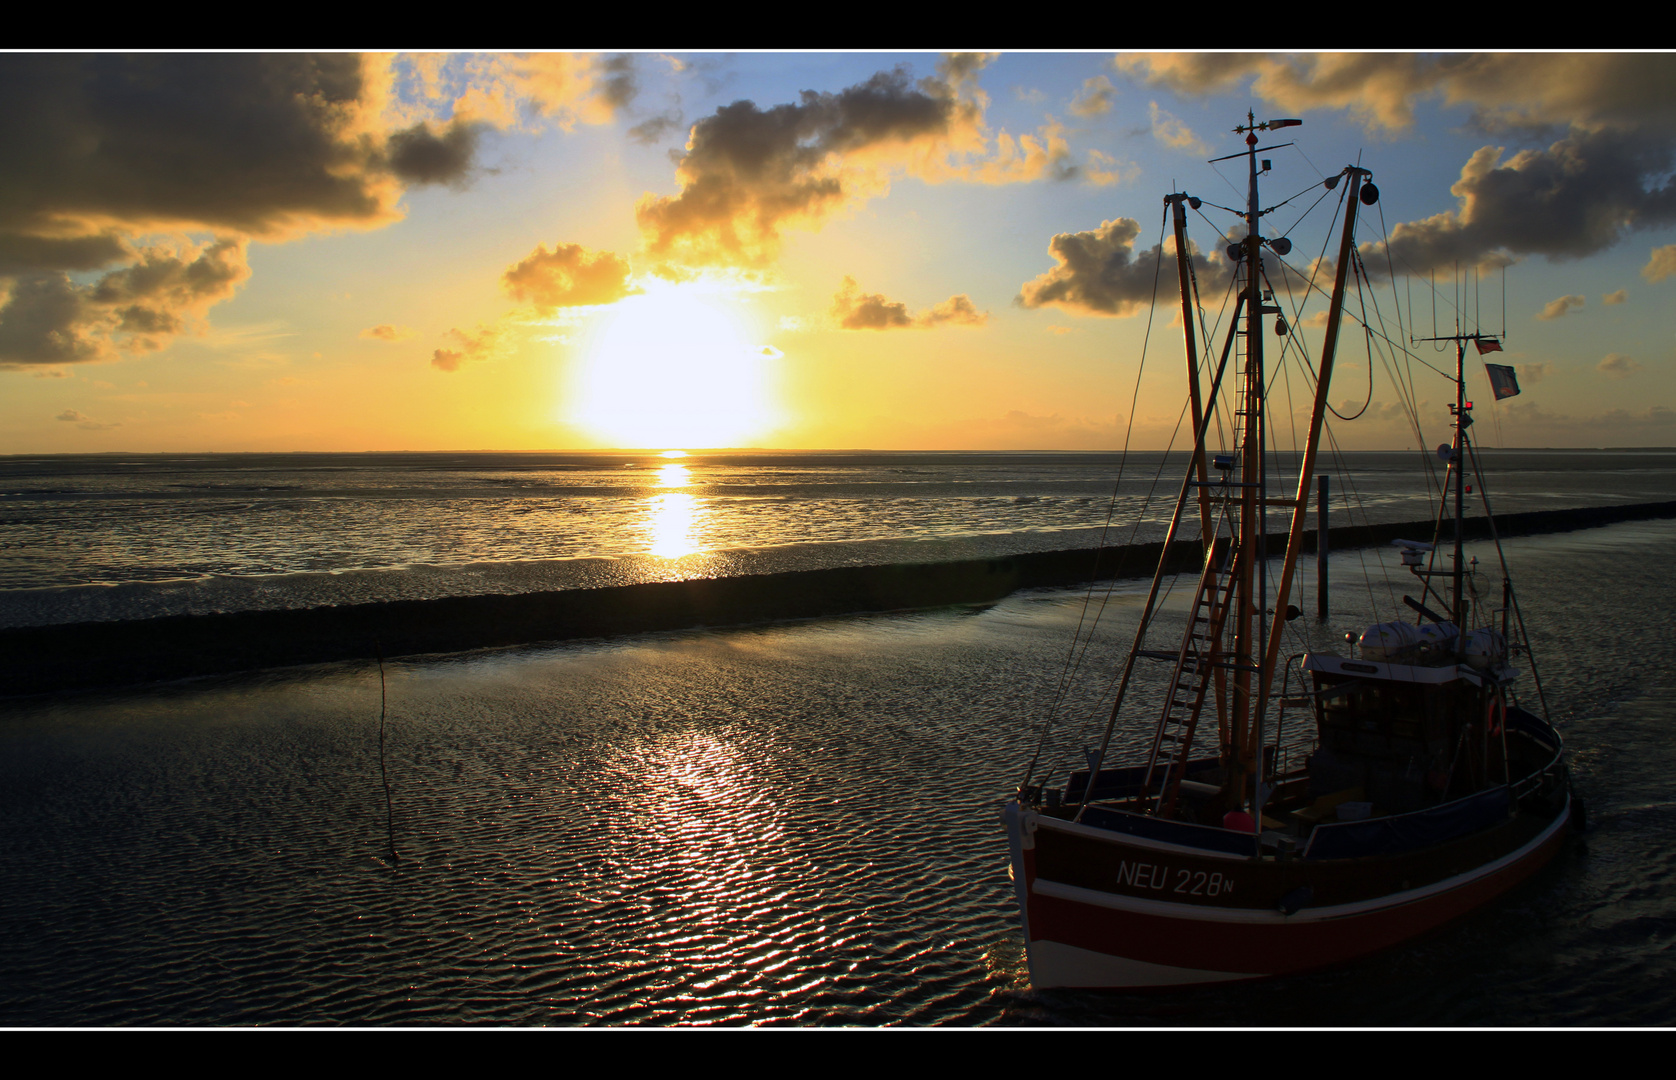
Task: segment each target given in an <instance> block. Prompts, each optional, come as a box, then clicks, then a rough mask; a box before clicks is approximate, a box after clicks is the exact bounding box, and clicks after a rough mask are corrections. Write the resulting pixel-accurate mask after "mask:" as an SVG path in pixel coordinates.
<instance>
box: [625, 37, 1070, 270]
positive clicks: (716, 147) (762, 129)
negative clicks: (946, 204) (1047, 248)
mask: <svg viewBox="0 0 1676 1080" xmlns="http://www.w3.org/2000/svg"><path fill="white" fill-rule="evenodd" d="M989 60H990V57H989V56H987V55H978V54H960V55H953V56H947V57H944V58H943V60H942V61H941V62H940V63H939V64H938V69H937V74H936V75H935V76H931V77H928V78H924V79H921V80H919V81H918V82H917V83H916V82H914V81H912V80H911V79H910V77H909V74H908V71H907V69H906V68H904V67H899V68H896V69H894V70H892V71H883V72H879V73H878V74H876V75H874V76H873V77H872V78H870V79H868V80H867V81H866V82H863V83H858V84H856V85H854V86H851V87H848V88H846V89H844V90H841V91H839V92H837V93H819V92H816V91H812V90H806V91H804V92H803V94H802V95H801V97H800V98H799V100H798V101H797V102H796V103H788V104H782V105H775V106H772V107H770V108H767V109H762V108H759V107H758V106H757V105H756V104H755V103H754V102H751V101H747V100H741V101H735V102H734V103H732V104H731V105H724V106H722V107H721V108H719V109H717V110H716V111H715V113H713V114H712V115H710V116H707V117H704V118H703V119H701V120H699V121H698V122H697V123H696V124H694V125H693V127H692V133H691V135H690V137H689V138H688V141H687V146H686V152H685V154H684V155H683V156H682V158H681V159H680V163H679V166H678V168H677V170H676V180H677V182H678V183H679V184H680V191H679V192H678V193H677V194H675V195H672V196H658V195H652V194H648V195H646V196H644V197H643V198H642V199H641V200H640V203H639V205H638V206H637V207H636V211H635V216H636V219H637V221H638V222H639V225H640V229H641V231H642V234H643V236H644V240H645V245H646V251H647V253H648V255H650V256H651V257H652V258H653V259H654V260H656V261H657V263H658V272H660V273H663V274H665V275H666V276H672V277H679V276H681V275H682V273H683V272H684V271H690V270H692V269H700V268H707V267H735V268H743V269H750V270H760V269H763V268H766V267H768V266H769V265H771V264H772V263H773V262H774V260H775V259H776V258H777V257H778V255H779V251H780V246H781V244H782V242H783V234H784V232H785V231H786V230H788V229H803V230H811V231H812V230H817V229H819V228H820V227H821V226H822V225H824V224H825V223H826V222H827V221H828V220H829V219H831V218H832V217H833V216H834V215H835V214H838V213H840V212H842V211H843V210H845V209H847V208H849V207H851V206H854V205H856V204H857V203H859V202H862V201H864V200H866V199H869V198H874V197H877V196H880V195H883V194H885V193H886V192H887V191H888V190H889V187H890V183H891V180H892V178H893V177H895V176H899V175H909V176H915V177H918V178H920V179H922V180H925V181H927V182H930V183H939V182H944V181H949V180H967V181H973V182H978V183H992V184H1003V183H1019V182H1026V181H1031V180H1037V179H1042V178H1050V177H1051V178H1061V179H1062V178H1065V177H1066V176H1068V175H1071V174H1072V172H1073V170H1072V169H1070V168H1069V167H1068V163H1069V158H1070V150H1069V147H1068V146H1067V144H1066V142H1065V139H1064V135H1063V132H1062V130H1061V129H1060V127H1059V125H1057V124H1055V123H1052V122H1050V123H1049V124H1047V125H1046V126H1044V127H1043V128H1042V129H1041V130H1040V131H1038V132H1037V133H1035V134H1033V135H1024V136H1021V137H1017V138H1015V137H1014V136H1012V135H1010V134H1008V133H1007V132H1005V131H1002V132H1000V133H998V134H996V135H994V136H991V135H990V133H989V130H988V128H987V127H986V126H985V124H984V110H985V107H986V106H987V104H988V97H987V96H986V95H985V94H984V93H983V92H982V90H980V89H979V88H978V85H977V74H978V72H979V71H980V70H982V68H983V67H984V65H986V64H987V63H988V62H989Z"/></svg>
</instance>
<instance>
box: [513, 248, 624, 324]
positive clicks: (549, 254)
mask: <svg viewBox="0 0 1676 1080" xmlns="http://www.w3.org/2000/svg"><path fill="white" fill-rule="evenodd" d="M628 278H629V264H628V260H626V259H623V258H621V257H620V256H617V255H614V254H612V253H611V252H609V251H589V250H588V249H587V248H585V247H583V246H582V245H581V244H554V245H553V250H552V251H548V250H547V247H546V245H544V244H538V245H536V249H535V250H534V251H532V252H531V253H530V254H529V256H528V257H527V258H525V259H524V260H523V261H522V262H520V263H518V264H517V265H516V266H514V267H512V268H511V269H510V270H508V271H507V272H506V273H505V274H503V275H502V276H501V284H502V286H504V287H505V289H506V291H507V292H508V293H510V294H511V295H512V298H513V299H514V300H525V301H528V302H529V303H531V304H533V305H535V308H536V310H537V311H539V312H540V313H541V314H543V315H549V314H551V313H552V312H553V311H554V310H556V309H558V308H569V307H588V306H591V305H596V304H613V303H616V302H617V301H618V300H621V299H622V298H623V297H625V296H629V295H631V294H633V293H637V292H640V291H641V290H640V289H639V288H637V287H633V286H631V285H629V283H628Z"/></svg>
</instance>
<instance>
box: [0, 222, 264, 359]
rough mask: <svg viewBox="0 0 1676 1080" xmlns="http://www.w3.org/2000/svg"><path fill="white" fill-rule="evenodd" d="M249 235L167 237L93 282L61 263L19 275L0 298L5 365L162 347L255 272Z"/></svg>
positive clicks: (0, 344) (1, 349)
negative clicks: (80, 279)
mask: <svg viewBox="0 0 1676 1080" xmlns="http://www.w3.org/2000/svg"><path fill="white" fill-rule="evenodd" d="M246 254H247V252H246V245H245V242H244V241H243V240H218V241H215V242H213V243H206V244H193V243H191V242H190V241H186V240H175V241H169V242H161V243H157V244H153V245H150V246H148V247H145V248H142V249H139V250H138V251H136V252H134V262H133V263H132V265H129V266H126V267H122V268H119V269H116V270H112V271H110V272H108V273H106V274H104V275H102V276H101V277H99V278H98V279H97V280H96V281H95V282H93V283H92V284H91V285H77V284H76V283H75V282H73V281H72V280H71V279H70V276H69V275H68V274H66V273H64V272H62V271H56V272H51V273H34V274H29V275H26V276H20V277H17V278H15V279H14V280H13V283H12V288H11V290H10V294H9V295H8V296H7V298H6V301H5V304H4V306H0V368H15V367H25V366H31V365H36V364H65V363H81V362H85V361H91V360H106V359H112V358H114V356H115V353H116V349H117V348H120V349H121V350H123V351H126V352H130V353H138V352H150V351H154V350H157V349H160V348H162V347H164V346H165V345H167V344H168V342H169V341H170V340H171V339H172V338H173V337H174V336H175V335H177V334H179V333H182V332H183V331H185V330H186V329H188V327H189V324H191V323H193V322H196V321H198V320H199V319H200V318H201V317H202V316H203V315H204V314H205V312H206V311H207V310H208V308H209V307H210V306H211V305H213V304H215V303H216V302H218V301H220V300H224V299H226V298H227V297H229V296H231V295H233V293H234V291H236V290H237V288H238V286H239V285H240V284H242V283H243V282H244V281H245V279H246V278H248V277H249V276H250V266H249V263H248V262H247V261H246Z"/></svg>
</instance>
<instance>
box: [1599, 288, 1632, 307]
mask: <svg viewBox="0 0 1676 1080" xmlns="http://www.w3.org/2000/svg"><path fill="white" fill-rule="evenodd" d="M1628 299H1629V290H1628V289H1619V290H1618V291H1617V292H1609V293H1605V294H1604V295H1602V296H1601V298H1600V302H1601V303H1603V304H1605V305H1606V306H1607V307H1613V306H1614V305H1617V304H1622V303H1624V302H1625V301H1627V300H1628Z"/></svg>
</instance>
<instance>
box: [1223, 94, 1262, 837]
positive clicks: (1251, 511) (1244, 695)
mask: <svg viewBox="0 0 1676 1080" xmlns="http://www.w3.org/2000/svg"><path fill="white" fill-rule="evenodd" d="M1246 119H1247V121H1248V123H1247V124H1246V125H1244V126H1242V127H1236V128H1235V129H1234V130H1235V131H1236V132H1239V131H1244V132H1246V133H1247V134H1246V136H1245V157H1246V165H1247V171H1248V175H1249V177H1250V186H1249V188H1248V191H1247V195H1246V211H1245V241H1244V243H1245V256H1244V258H1242V259H1241V260H1240V262H1241V263H1242V264H1243V267H1244V270H1245V289H1244V292H1245V371H1244V372H1243V374H1244V375H1245V386H1244V392H1243V393H1242V394H1241V398H1242V408H1241V409H1240V410H1239V411H1238V413H1237V414H1236V415H1238V416H1240V417H1242V418H1243V423H1242V425H1241V427H1242V435H1243V438H1242V439H1241V445H1240V471H1239V477H1240V479H1239V484H1240V487H1239V492H1240V515H1239V551H1240V553H1241V557H1239V558H1236V559H1235V560H1234V572H1235V574H1236V575H1237V576H1236V579H1235V584H1234V589H1235V595H1237V596H1238V597H1239V605H1238V607H1237V608H1236V609H1235V616H1234V655H1233V664H1234V693H1233V699H1232V701H1230V702H1229V705H1230V710H1229V711H1230V713H1231V714H1232V715H1231V716H1230V718H1229V719H1230V723H1229V731H1228V735H1229V741H1230V743H1231V745H1230V746H1229V747H1227V748H1225V750H1224V756H1225V757H1227V758H1230V759H1231V760H1229V761H1227V768H1228V772H1229V774H1230V776H1229V781H1230V789H1229V794H1230V796H1231V798H1232V801H1233V803H1234V805H1236V806H1238V805H1240V804H1242V803H1244V802H1245V790H1246V783H1245V778H1246V775H1247V773H1248V772H1249V771H1250V769H1251V767H1252V763H1251V762H1250V761H1249V759H1247V758H1246V756H1245V747H1246V743H1247V734H1246V733H1247V731H1248V730H1249V729H1250V727H1251V719H1252V716H1253V713H1252V708H1251V706H1252V701H1251V673H1252V669H1253V667H1254V666H1255V665H1254V662H1253V657H1254V656H1255V654H1256V652H1257V649H1255V648H1253V644H1252V640H1251V635H1252V628H1253V625H1254V624H1255V625H1257V626H1258V627H1259V629H1260V627H1261V622H1260V620H1258V619H1257V618H1256V616H1257V614H1258V612H1260V611H1261V610H1262V606H1263V605H1262V598H1261V597H1260V596H1253V595H1252V592H1253V590H1252V584H1253V580H1254V579H1255V580H1256V581H1257V582H1258V583H1259V588H1260V587H1261V580H1262V577H1263V575H1262V574H1261V573H1257V574H1255V575H1254V574H1253V572H1252V571H1253V569H1254V568H1256V569H1259V570H1260V568H1261V567H1262V557H1263V551H1262V548H1261V545H1262V542H1263V529H1262V528H1261V527H1260V525H1261V521H1262V516H1261V513H1260V510H1259V508H1260V507H1261V505H1262V484H1263V473H1264V468H1263V315H1264V311H1263V303H1262V292H1263V274H1262V259H1263V237H1262V233H1261V231H1260V230H1259V229H1258V219H1259V218H1260V217H1261V216H1262V212H1261V210H1260V209H1259V203H1258V195H1257V122H1256V120H1257V118H1256V116H1255V114H1253V113H1250V112H1247V113H1246ZM1264 126H1265V127H1266V126H1267V125H1264Z"/></svg>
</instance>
